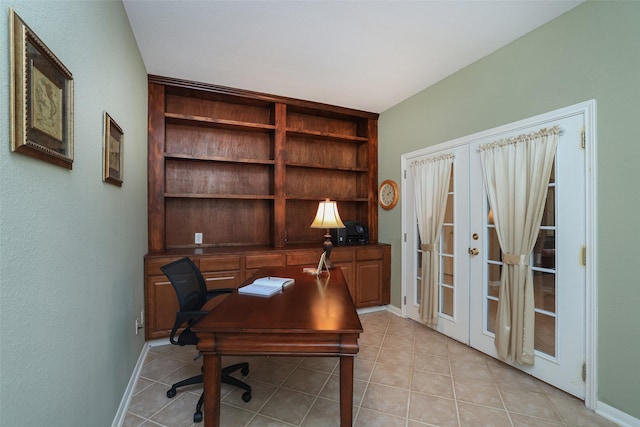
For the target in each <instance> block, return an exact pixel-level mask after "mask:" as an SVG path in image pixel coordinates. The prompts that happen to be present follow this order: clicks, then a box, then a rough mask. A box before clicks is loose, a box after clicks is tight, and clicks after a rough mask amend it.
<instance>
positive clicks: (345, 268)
mask: <svg viewBox="0 0 640 427" xmlns="http://www.w3.org/2000/svg"><path fill="white" fill-rule="evenodd" d="M333 266H334V267H340V269H341V270H342V274H343V275H344V280H345V281H346V282H347V287H348V288H349V293H350V294H351V299H352V300H353V303H354V304H356V308H357V307H358V303H357V299H356V280H355V277H354V271H353V263H351V262H348V263H345V262H335V263H333Z"/></svg>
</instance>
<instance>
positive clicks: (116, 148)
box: [103, 112, 124, 187]
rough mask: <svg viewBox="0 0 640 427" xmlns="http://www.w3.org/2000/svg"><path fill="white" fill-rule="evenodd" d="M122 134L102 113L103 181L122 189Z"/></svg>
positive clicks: (109, 118) (107, 115)
mask: <svg viewBox="0 0 640 427" xmlns="http://www.w3.org/2000/svg"><path fill="white" fill-rule="evenodd" d="M123 149H124V132H123V131H122V128H121V127H120V126H118V124H117V123H116V122H115V121H114V120H113V119H112V118H111V116H110V115H109V113H106V112H105V113H104V167H103V180H104V181H105V182H109V183H111V184H114V185H117V186H118V187H122V175H123V169H124V168H123V166H124V162H123V161H124V157H123V154H124V152H123Z"/></svg>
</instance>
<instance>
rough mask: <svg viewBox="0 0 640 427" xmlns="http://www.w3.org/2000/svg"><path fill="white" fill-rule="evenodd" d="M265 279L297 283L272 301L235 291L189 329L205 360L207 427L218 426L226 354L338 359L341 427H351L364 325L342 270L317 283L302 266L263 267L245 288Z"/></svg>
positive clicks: (320, 279) (248, 281)
mask: <svg viewBox="0 0 640 427" xmlns="http://www.w3.org/2000/svg"><path fill="white" fill-rule="evenodd" d="M265 276H277V277H291V278H294V279H295V284H294V285H292V286H290V287H288V288H287V289H285V290H284V291H283V292H281V293H277V294H275V295H273V296H271V297H269V298H264V297H257V296H250V295H241V294H239V293H238V292H237V291H236V292H234V293H233V294H230V295H229V296H228V297H227V298H226V299H225V300H224V301H223V302H221V303H220V304H219V305H218V306H216V307H215V308H214V309H213V310H212V311H211V312H210V313H209V314H208V315H207V316H205V317H204V318H202V320H200V321H199V322H198V323H197V324H196V325H195V326H193V327H192V328H191V329H192V330H193V331H194V332H195V333H196V334H197V335H198V338H199V342H198V350H200V352H201V353H202V355H203V366H204V410H205V417H204V421H205V424H204V425H205V427H218V426H219V425H220V369H221V357H222V356H223V355H247V356H248V355H252V356H253V355H261V356H271V355H273V356H336V357H340V425H341V426H342V427H351V423H352V411H353V358H354V357H355V355H356V354H357V353H358V337H359V335H360V333H361V332H362V324H361V323H360V319H359V317H358V314H357V312H356V309H355V306H354V304H353V301H352V299H351V296H350V295H349V291H348V288H347V285H346V282H345V280H344V276H343V275H342V271H341V270H340V269H339V268H336V269H335V270H332V271H331V277H326V276H324V277H320V278H319V279H316V276H315V275H309V274H305V273H303V272H302V268H301V267H272V268H263V269H260V270H259V271H258V272H256V273H255V274H254V275H253V276H252V277H251V278H249V279H248V280H247V281H246V282H245V283H251V282H252V281H253V280H254V278H258V277H265Z"/></svg>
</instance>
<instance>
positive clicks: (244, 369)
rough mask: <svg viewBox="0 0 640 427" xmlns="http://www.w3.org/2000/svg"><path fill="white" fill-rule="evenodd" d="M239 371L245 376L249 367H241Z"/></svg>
mask: <svg viewBox="0 0 640 427" xmlns="http://www.w3.org/2000/svg"><path fill="white" fill-rule="evenodd" d="M240 373H241V374H242V376H244V377H246V376H247V375H249V367H246V368H242V370H241V371H240Z"/></svg>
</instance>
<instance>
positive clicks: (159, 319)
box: [145, 276, 180, 339]
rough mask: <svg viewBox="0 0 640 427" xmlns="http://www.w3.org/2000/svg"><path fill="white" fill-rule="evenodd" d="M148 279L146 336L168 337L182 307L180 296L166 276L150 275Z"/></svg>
mask: <svg viewBox="0 0 640 427" xmlns="http://www.w3.org/2000/svg"><path fill="white" fill-rule="evenodd" d="M147 280H148V283H147V306H146V308H145V311H146V313H147V325H146V327H145V332H146V338H147V339H152V338H162V337H166V336H168V335H169V333H170V332H171V328H172V327H173V322H174V320H175V318H176V313H177V312H178V310H179V309H180V306H179V304H178V298H177V297H176V293H175V291H174V290H173V286H172V285H171V282H170V281H169V279H167V278H166V277H165V276H150V277H149V278H148V279H147Z"/></svg>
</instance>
